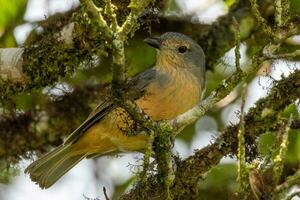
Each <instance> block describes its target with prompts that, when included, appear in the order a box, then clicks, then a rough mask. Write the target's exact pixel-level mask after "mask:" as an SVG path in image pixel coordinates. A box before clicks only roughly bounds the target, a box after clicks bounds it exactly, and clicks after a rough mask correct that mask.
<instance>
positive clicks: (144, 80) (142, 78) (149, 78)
mask: <svg viewBox="0 0 300 200" xmlns="http://www.w3.org/2000/svg"><path fill="white" fill-rule="evenodd" d="M157 77H158V71H157V70H156V69H155V68H150V69H148V70H146V71H143V72H142V73H139V74H137V75H136V76H134V77H133V78H132V79H130V80H129V81H128V83H127V85H126V86H127V87H126V98H127V99H130V100H136V99H138V98H140V97H141V96H143V95H144V93H145V91H146V89H147V86H148V85H149V84H150V83H153V81H154V80H155V79H156V78H157Z"/></svg>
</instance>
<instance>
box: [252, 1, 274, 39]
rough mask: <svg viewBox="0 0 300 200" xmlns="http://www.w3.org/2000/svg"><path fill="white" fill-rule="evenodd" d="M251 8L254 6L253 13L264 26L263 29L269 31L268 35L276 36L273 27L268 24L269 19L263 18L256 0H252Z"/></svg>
mask: <svg viewBox="0 0 300 200" xmlns="http://www.w3.org/2000/svg"><path fill="white" fill-rule="evenodd" d="M250 3H251V8H252V13H253V14H254V16H255V18H256V20H257V21H258V23H259V24H260V25H261V26H262V28H263V30H264V32H265V33H267V34H268V35H270V36H272V37H274V36H275V35H274V34H273V32H272V28H271V27H270V26H269V25H268V24H267V21H266V20H265V18H263V17H262V16H261V14H260V12H259V10H258V5H257V2H256V0H251V1H250Z"/></svg>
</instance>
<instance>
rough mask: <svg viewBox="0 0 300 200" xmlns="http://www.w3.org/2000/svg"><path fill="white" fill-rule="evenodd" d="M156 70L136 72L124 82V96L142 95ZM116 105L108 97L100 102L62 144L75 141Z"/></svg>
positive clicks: (131, 97)
mask: <svg viewBox="0 0 300 200" xmlns="http://www.w3.org/2000/svg"><path fill="white" fill-rule="evenodd" d="M156 75H157V71H156V70H155V69H153V68H151V69H148V70H146V71H144V72H142V73H140V74H137V75H136V76H134V77H133V78H132V79H130V80H129V81H128V82H127V84H126V91H127V92H126V98H128V99H131V100H135V99H138V98H139V97H140V96H142V95H143V94H144V92H145V89H146V88H147V86H148V85H149V84H150V83H151V82H152V81H153V80H154V78H155V77H156ZM115 107H116V105H114V103H113V102H112V101H111V99H110V98H108V99H106V100H105V101H103V102H101V103H100V104H99V105H98V106H97V107H96V108H95V109H94V110H93V111H92V112H91V114H90V115H89V116H88V118H87V119H86V120H85V121H84V122H83V123H82V124H81V125H80V126H79V127H78V128H77V129H76V130H75V131H73V132H72V133H71V134H70V135H69V136H68V137H67V138H66V140H65V142H64V144H72V143H74V142H76V141H77V140H78V139H79V138H80V137H81V136H82V135H83V134H84V133H85V132H86V131H87V130H88V129H89V128H90V127H91V126H93V125H94V124H95V123H97V122H99V121H100V120H101V119H102V118H103V117H104V116H105V115H107V114H108V113H109V112H110V111H111V110H113V109H114V108H115Z"/></svg>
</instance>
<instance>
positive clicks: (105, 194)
mask: <svg viewBox="0 0 300 200" xmlns="http://www.w3.org/2000/svg"><path fill="white" fill-rule="evenodd" d="M103 193H104V196H105V199H106V200H110V199H109V197H108V195H107V193H106V188H105V187H104V186H103Z"/></svg>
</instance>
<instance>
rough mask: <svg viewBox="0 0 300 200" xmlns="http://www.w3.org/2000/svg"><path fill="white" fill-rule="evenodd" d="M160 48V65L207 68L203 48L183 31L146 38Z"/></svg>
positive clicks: (147, 41) (158, 53)
mask: <svg viewBox="0 0 300 200" xmlns="http://www.w3.org/2000/svg"><path fill="white" fill-rule="evenodd" d="M144 41H145V42H146V43H147V44H149V45H150V46H152V47H154V48H156V49H158V52H157V55H156V65H157V66H158V67H183V68H194V67H200V68H203V69H204V68H205V55H204V52H203V50H202V48H201V47H200V46H199V45H198V44H197V42H195V41H194V40H193V39H191V38H190V37H188V36H186V35H183V34H181V33H175V32H166V33H164V34H163V35H161V36H160V37H150V38H146V39H145V40H144Z"/></svg>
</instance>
